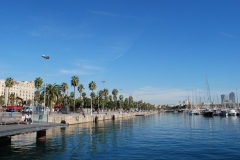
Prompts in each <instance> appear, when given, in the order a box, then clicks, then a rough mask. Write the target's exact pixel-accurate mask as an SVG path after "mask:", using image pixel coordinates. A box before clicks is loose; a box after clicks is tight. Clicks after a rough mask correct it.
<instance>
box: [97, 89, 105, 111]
mask: <svg viewBox="0 0 240 160" xmlns="http://www.w3.org/2000/svg"><path fill="white" fill-rule="evenodd" d="M103 95H104V92H103V90H100V91H99V92H98V98H99V103H100V105H101V104H103V101H102V98H103ZM101 106H102V105H101ZM98 107H99V106H98ZM101 108H102V107H101ZM98 110H99V108H98Z"/></svg>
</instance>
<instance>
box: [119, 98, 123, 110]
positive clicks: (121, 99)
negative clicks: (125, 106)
mask: <svg viewBox="0 0 240 160" xmlns="http://www.w3.org/2000/svg"><path fill="white" fill-rule="evenodd" d="M119 100H120V108H121V109H122V101H123V95H120V96H119Z"/></svg>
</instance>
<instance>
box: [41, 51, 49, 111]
mask: <svg viewBox="0 0 240 160" xmlns="http://www.w3.org/2000/svg"><path fill="white" fill-rule="evenodd" d="M42 57H43V58H44V59H46V62H45V69H44V98H43V105H44V106H43V107H44V109H43V114H45V110H46V105H45V102H46V66H47V60H48V59H49V58H50V57H49V56H46V55H42Z"/></svg>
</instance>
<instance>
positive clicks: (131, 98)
mask: <svg viewBox="0 0 240 160" xmlns="http://www.w3.org/2000/svg"><path fill="white" fill-rule="evenodd" d="M132 103H133V97H132V96H129V106H130V108H131V106H132Z"/></svg>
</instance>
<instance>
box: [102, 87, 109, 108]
mask: <svg viewBox="0 0 240 160" xmlns="http://www.w3.org/2000/svg"><path fill="white" fill-rule="evenodd" d="M103 94H104V97H105V104H106V103H107V99H108V89H105V88H104V90H103ZM103 109H104V103H103Z"/></svg>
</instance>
